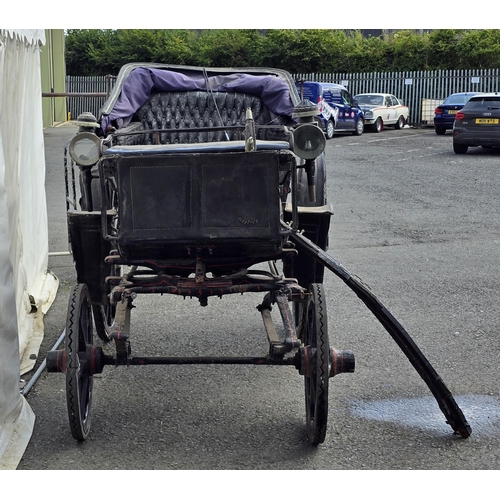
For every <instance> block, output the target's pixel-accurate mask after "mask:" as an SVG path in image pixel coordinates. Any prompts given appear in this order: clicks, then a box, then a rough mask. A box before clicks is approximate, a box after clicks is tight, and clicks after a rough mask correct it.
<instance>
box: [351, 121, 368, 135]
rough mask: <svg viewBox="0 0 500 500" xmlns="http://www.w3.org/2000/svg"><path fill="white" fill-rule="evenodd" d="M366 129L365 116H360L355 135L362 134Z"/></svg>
mask: <svg viewBox="0 0 500 500" xmlns="http://www.w3.org/2000/svg"><path fill="white" fill-rule="evenodd" d="M364 130H365V121H364V120H363V118H360V119H359V120H358V121H357V122H356V128H355V129H354V132H353V135H361V134H362V133H363V131H364Z"/></svg>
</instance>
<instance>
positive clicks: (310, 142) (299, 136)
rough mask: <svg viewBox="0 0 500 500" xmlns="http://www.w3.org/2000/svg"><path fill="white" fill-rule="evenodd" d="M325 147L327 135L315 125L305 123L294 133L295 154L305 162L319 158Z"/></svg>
mask: <svg viewBox="0 0 500 500" xmlns="http://www.w3.org/2000/svg"><path fill="white" fill-rule="evenodd" d="M325 145H326V139H325V134H324V133H323V131H322V130H321V129H320V128H319V127H318V126H317V125H316V124H314V123H303V124H302V125H299V126H298V127H297V128H296V129H295V130H294V131H293V152H294V153H295V154H296V155H297V156H299V157H300V158H303V159H304V160H314V158H317V157H318V156H319V155H320V154H321V153H322V152H323V151H324V150H325Z"/></svg>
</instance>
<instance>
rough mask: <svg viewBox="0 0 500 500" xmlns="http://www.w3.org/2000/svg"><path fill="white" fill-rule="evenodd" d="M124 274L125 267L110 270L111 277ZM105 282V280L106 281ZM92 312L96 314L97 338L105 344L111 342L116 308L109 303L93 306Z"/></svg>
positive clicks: (112, 267)
mask: <svg viewBox="0 0 500 500" xmlns="http://www.w3.org/2000/svg"><path fill="white" fill-rule="evenodd" d="M122 273H123V266H117V265H112V266H111V268H110V270H109V275H110V276H121V275H122ZM104 281H105V279H104ZM107 288H108V289H107V290H106V292H107V294H108V293H109V292H110V291H111V289H110V288H109V287H107ZM92 311H93V313H94V324H95V329H96V333H97V336H98V337H99V338H100V339H101V340H102V341H103V342H109V341H110V340H111V330H110V328H111V325H112V324H113V322H114V320H115V314H116V306H114V305H111V304H110V303H109V300H108V303H106V304H104V305H102V304H93V305H92Z"/></svg>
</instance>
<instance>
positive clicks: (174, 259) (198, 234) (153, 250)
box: [101, 142, 295, 272]
mask: <svg viewBox="0 0 500 500" xmlns="http://www.w3.org/2000/svg"><path fill="white" fill-rule="evenodd" d="M284 144H286V143H281V142H278V143H276V144H275V148H276V149H272V150H269V151H267V150H266V151H255V152H251V153H249V152H244V151H238V149H243V147H244V144H243V143H241V145H240V144H239V143H237V144H234V143H230V145H229V146H228V145H225V146H224V148H225V149H226V150H227V151H224V152H213V151H211V152H206V151H205V150H206V149H208V148H207V145H206V144H204V145H194V146H192V147H189V148H187V149H189V150H190V152H189V153H179V152H178V151H179V149H180V148H177V147H175V146H174V147H172V146H171V147H169V146H160V147H158V148H151V147H149V148H148V149H146V148H141V147H134V146H129V147H125V146H124V147H116V148H111V149H109V150H108V151H107V152H106V154H105V156H104V159H103V160H102V162H101V173H102V175H101V179H102V180H103V183H104V185H114V186H116V192H115V207H114V208H115V210H116V215H115V221H114V223H112V224H111V227H113V230H112V231H108V230H107V222H105V223H104V227H103V229H104V238H105V239H106V240H111V241H114V242H115V243H116V245H117V248H118V251H119V253H120V256H121V258H122V259H124V260H127V261H145V260H153V261H163V262H165V261H166V262H167V264H168V266H169V267H175V268H179V270H180V269H182V268H184V269H186V271H187V272H189V271H192V269H193V268H194V266H195V264H196V261H197V260H200V259H201V260H202V261H203V263H204V264H205V265H206V270H207V271H209V270H210V271H213V272H219V271H220V270H221V269H222V268H224V269H226V268H228V267H229V268H235V269H236V268H238V267H245V268H246V267H248V266H250V265H252V264H254V263H257V262H260V261H263V260H272V259H276V258H278V257H279V256H280V254H281V252H282V249H283V243H284V238H285V235H284V232H283V229H282V225H281V223H280V220H281V209H282V208H281V205H282V202H281V200H282V198H283V196H284V193H285V192H286V191H287V190H288V183H289V178H290V175H289V174H290V172H291V169H292V165H293V164H294V163H293V162H294V161H295V160H294V155H293V154H292V153H291V152H290V151H288V150H285V149H284V148H285V146H284ZM238 146H241V148H238ZM286 146H287V147H288V145H286ZM280 148H281V150H280ZM216 149H217V148H216ZM104 220H105V219H104V218H103V221H104Z"/></svg>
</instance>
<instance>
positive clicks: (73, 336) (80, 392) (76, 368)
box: [66, 283, 94, 441]
mask: <svg viewBox="0 0 500 500" xmlns="http://www.w3.org/2000/svg"><path fill="white" fill-rule="evenodd" d="M93 332H94V330H93V326H92V305H91V303H90V295H89V291H88V288H87V285H85V284H84V283H81V284H79V285H77V286H76V287H75V288H74V289H73V292H72V294H71V297H70V300H69V304H68V314H67V318H66V363H67V366H66V399H67V406H68V417H69V425H70V428H71V434H72V435H73V437H74V438H75V439H77V440H78V441H85V439H87V436H88V434H89V432H90V414H91V407H92V387H93V383H94V378H93V375H92V374H91V370H90V366H88V355H87V353H88V350H89V349H91V348H92V345H93Z"/></svg>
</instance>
